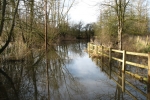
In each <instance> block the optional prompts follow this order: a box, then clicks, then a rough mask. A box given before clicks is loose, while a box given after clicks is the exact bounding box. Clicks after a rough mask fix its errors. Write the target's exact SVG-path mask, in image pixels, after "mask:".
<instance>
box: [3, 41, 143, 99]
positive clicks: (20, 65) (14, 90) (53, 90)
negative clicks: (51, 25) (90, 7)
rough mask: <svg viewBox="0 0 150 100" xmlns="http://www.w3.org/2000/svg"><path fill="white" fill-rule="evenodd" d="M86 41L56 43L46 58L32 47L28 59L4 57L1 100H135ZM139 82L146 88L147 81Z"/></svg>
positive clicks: (136, 94)
mask: <svg viewBox="0 0 150 100" xmlns="http://www.w3.org/2000/svg"><path fill="white" fill-rule="evenodd" d="M86 44H87V43H86V42H73V43H68V42H66V43H63V44H59V45H56V46H55V47H52V48H50V49H49V52H48V53H47V60H46V59H45V53H44V52H43V51H42V50H32V51H31V53H30V55H28V56H27V57H26V58H25V61H22V62H10V61H9V62H8V61H1V66H0V69H1V70H2V71H3V72H1V71H0V100H8V99H9V100H17V99H18V100H48V98H50V100H119V99H120V100H123V99H124V100H128V99H130V100H132V98H131V97H130V96H129V95H127V94H126V93H122V92H119V91H120V90H121V89H118V88H117V85H116V84H115V82H114V81H113V80H112V79H109V75H108V74H106V73H107V72H108V71H109V69H107V68H104V69H103V71H102V68H101V67H100V63H99V62H98V59H92V58H90V57H89V54H88V53H87V52H86V51H85V49H86ZM46 61H47V62H46ZM96 62H98V63H99V64H96ZM46 65H48V67H46ZM47 68H48V69H47ZM104 70H105V71H106V72H104ZM112 77H114V78H115V79H116V80H117V78H118V76H116V75H114V74H112ZM131 80H132V79H131ZM132 82H135V83H136V82H137V81H135V80H132ZM137 84H138V85H140V86H139V87H141V88H143V89H144V87H145V85H143V84H141V83H139V82H137ZM128 89H129V90H130V91H133V92H134V94H135V96H137V97H138V98H139V100H146V98H145V97H144V96H142V95H139V94H138V93H137V92H136V90H133V89H132V90H131V88H130V87H129V88H128ZM118 90H119V91H118ZM4 91H5V92H4Z"/></svg>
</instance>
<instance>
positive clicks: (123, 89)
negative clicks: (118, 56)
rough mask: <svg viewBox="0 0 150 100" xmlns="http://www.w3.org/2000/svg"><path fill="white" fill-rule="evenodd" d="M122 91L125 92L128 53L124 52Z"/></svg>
mask: <svg viewBox="0 0 150 100" xmlns="http://www.w3.org/2000/svg"><path fill="white" fill-rule="evenodd" d="M122 55H123V56H122V91H123V92H125V69H126V68H125V66H126V51H125V50H123V54H122Z"/></svg>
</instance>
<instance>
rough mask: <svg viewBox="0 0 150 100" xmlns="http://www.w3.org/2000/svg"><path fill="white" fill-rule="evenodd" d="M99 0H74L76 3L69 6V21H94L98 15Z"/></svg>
mask: <svg viewBox="0 0 150 100" xmlns="http://www.w3.org/2000/svg"><path fill="white" fill-rule="evenodd" d="M100 1H101V0H76V2H77V3H75V5H74V6H73V7H72V8H71V10H70V12H69V16H70V18H71V21H73V22H79V21H82V22H84V23H85V24H86V23H91V22H96V21H97V17H98V15H99V11H98V5H97V3H99V2H100Z"/></svg>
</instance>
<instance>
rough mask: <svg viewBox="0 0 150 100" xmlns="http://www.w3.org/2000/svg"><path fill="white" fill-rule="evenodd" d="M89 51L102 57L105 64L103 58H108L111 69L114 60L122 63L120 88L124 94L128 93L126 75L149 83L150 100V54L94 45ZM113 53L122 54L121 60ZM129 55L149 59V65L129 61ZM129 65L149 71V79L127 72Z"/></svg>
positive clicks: (149, 96)
mask: <svg viewBox="0 0 150 100" xmlns="http://www.w3.org/2000/svg"><path fill="white" fill-rule="evenodd" d="M87 49H88V52H92V55H93V56H98V57H99V56H101V57H102V58H101V62H103V57H104V56H105V57H108V59H109V61H108V65H109V67H111V61H112V60H116V61H118V62H121V63H122V65H121V66H122V73H123V74H122V82H121V83H122V85H120V87H121V88H122V91H123V92H127V91H125V76H124V73H126V74H129V75H131V76H134V77H135V78H137V79H139V80H142V81H144V82H146V83H147V93H148V94H147V95H146V97H147V98H148V100H150V53H136V52H129V51H126V50H116V49H112V48H108V47H104V46H101V45H94V44H93V43H88V47H87ZM113 53H116V54H121V57H119V58H117V57H114V56H112V54H113ZM127 55H130V56H138V57H141V59H142V58H143V57H144V58H147V59H148V61H147V62H148V64H147V65H143V64H139V63H135V62H131V61H128V60H127V59H126V57H127ZM127 64H128V65H131V66H135V67H138V68H142V69H147V77H143V76H140V75H138V74H134V73H132V72H130V71H127V70H126V65H127ZM118 85H119V84H118Z"/></svg>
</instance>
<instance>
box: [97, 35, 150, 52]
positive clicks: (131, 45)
mask: <svg viewBox="0 0 150 100" xmlns="http://www.w3.org/2000/svg"><path fill="white" fill-rule="evenodd" d="M94 42H95V43H96V44H100V45H104V46H105V47H111V48H115V49H117V46H118V44H117V36H116V37H110V36H99V37H97V38H96V39H95V41H94ZM122 49H123V50H127V51H131V52H141V53H142V52H143V53H148V52H150V36H148V35H143V36H136V35H123V38H122Z"/></svg>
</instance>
